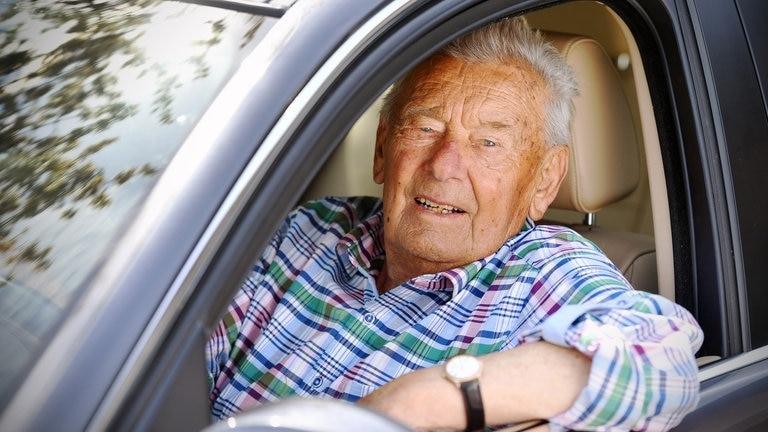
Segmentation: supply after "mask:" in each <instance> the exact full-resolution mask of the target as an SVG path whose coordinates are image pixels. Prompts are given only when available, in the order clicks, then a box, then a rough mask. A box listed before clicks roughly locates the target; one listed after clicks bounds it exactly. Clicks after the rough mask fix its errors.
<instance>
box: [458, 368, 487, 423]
mask: <svg viewBox="0 0 768 432" xmlns="http://www.w3.org/2000/svg"><path fill="white" fill-rule="evenodd" d="M461 395H462V396H463V397H464V409H465V410H466V412H467V428H466V429H465V430H466V431H477V430H483V429H484V428H485V410H484V409H483V398H482V397H481V396H480V381H479V380H476V379H474V380H472V381H467V382H463V383H461Z"/></svg>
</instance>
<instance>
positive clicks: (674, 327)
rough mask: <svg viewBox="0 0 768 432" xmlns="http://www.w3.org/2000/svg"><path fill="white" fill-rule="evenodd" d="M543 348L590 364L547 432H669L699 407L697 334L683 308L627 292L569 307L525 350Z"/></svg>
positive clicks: (534, 336) (533, 337) (533, 334)
mask: <svg viewBox="0 0 768 432" xmlns="http://www.w3.org/2000/svg"><path fill="white" fill-rule="evenodd" d="M541 339H543V340H546V341H548V342H550V343H554V344H557V345H561V346H565V347H571V348H574V349H576V350H578V351H580V352H582V353H583V354H585V355H586V356H588V357H590V358H591V359H592V368H591V371H590V376H589V381H588V385H587V387H586V388H585V389H584V390H583V391H582V392H581V394H580V395H579V397H578V398H577V400H576V402H575V403H574V404H573V406H572V407H571V408H570V409H568V410H567V411H566V412H563V413H561V414H559V415H557V416H555V417H553V418H551V419H549V420H550V428H551V430H563V431H565V430H571V429H573V430H648V431H658V430H667V429H669V428H671V427H673V426H675V425H676V424H678V423H679V422H680V421H681V420H682V418H683V417H684V416H685V414H687V413H688V412H690V411H691V410H693V409H694V408H695V407H696V404H697V403H698V397H699V396H698V391H699V382H698V376H697V375H698V368H697V365H696V359H695V353H696V351H697V350H698V349H699V347H700V346H701V343H702V341H703V334H702V331H701V328H700V327H699V325H698V324H697V323H696V321H695V319H694V318H693V317H692V316H691V314H690V313H689V312H688V311H687V310H685V309H684V308H683V307H681V306H679V305H677V304H675V303H674V302H671V301H669V300H668V299H666V298H664V297H661V296H659V295H655V294H649V293H645V292H639V291H631V290H629V291H626V292H623V293H621V294H620V295H618V296H612V298H611V299H610V300H606V301H601V302H591V303H588V304H587V303H581V304H569V305H564V306H562V307H561V308H560V309H559V310H558V311H557V312H555V313H554V314H552V315H551V316H550V317H549V318H548V319H547V320H546V321H544V323H543V325H541V326H540V327H538V328H537V329H536V330H535V331H533V332H531V333H529V334H528V335H526V336H524V337H523V342H530V341H534V340H541Z"/></svg>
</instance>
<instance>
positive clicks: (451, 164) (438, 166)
mask: <svg viewBox="0 0 768 432" xmlns="http://www.w3.org/2000/svg"><path fill="white" fill-rule="evenodd" d="M464 147H465V146H464V145H462V141H461V140H460V139H459V138H458V137H456V136H446V137H444V138H443V139H442V140H441V141H440V142H438V143H437V144H436V145H435V147H434V150H433V152H432V155H431V157H430V160H429V163H428V164H429V168H430V171H431V172H432V175H433V176H434V177H435V178H436V179H437V180H448V179H451V178H458V177H460V176H461V174H462V173H463V171H464V170H465V169H466V166H465V157H466V155H465V154H464V151H465V148H464Z"/></svg>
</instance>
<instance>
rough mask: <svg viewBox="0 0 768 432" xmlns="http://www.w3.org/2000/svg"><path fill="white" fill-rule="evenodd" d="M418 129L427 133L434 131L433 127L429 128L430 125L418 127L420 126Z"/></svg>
mask: <svg viewBox="0 0 768 432" xmlns="http://www.w3.org/2000/svg"><path fill="white" fill-rule="evenodd" d="M419 130H421V131H422V132H427V133H432V132H434V129H432V128H431V127H429V126H423V127H420V128H419Z"/></svg>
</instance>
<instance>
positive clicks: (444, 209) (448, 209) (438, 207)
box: [416, 198, 464, 214]
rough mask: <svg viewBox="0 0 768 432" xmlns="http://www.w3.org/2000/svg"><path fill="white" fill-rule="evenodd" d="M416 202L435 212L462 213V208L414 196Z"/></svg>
mask: <svg viewBox="0 0 768 432" xmlns="http://www.w3.org/2000/svg"><path fill="white" fill-rule="evenodd" d="M416 202H417V203H419V205H421V206H422V207H424V208H426V209H429V210H431V211H433V212H435V213H441V214H448V213H464V210H462V209H459V208H456V207H452V206H444V205H440V204H435V203H433V202H432V201H430V200H428V199H425V198H416Z"/></svg>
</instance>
